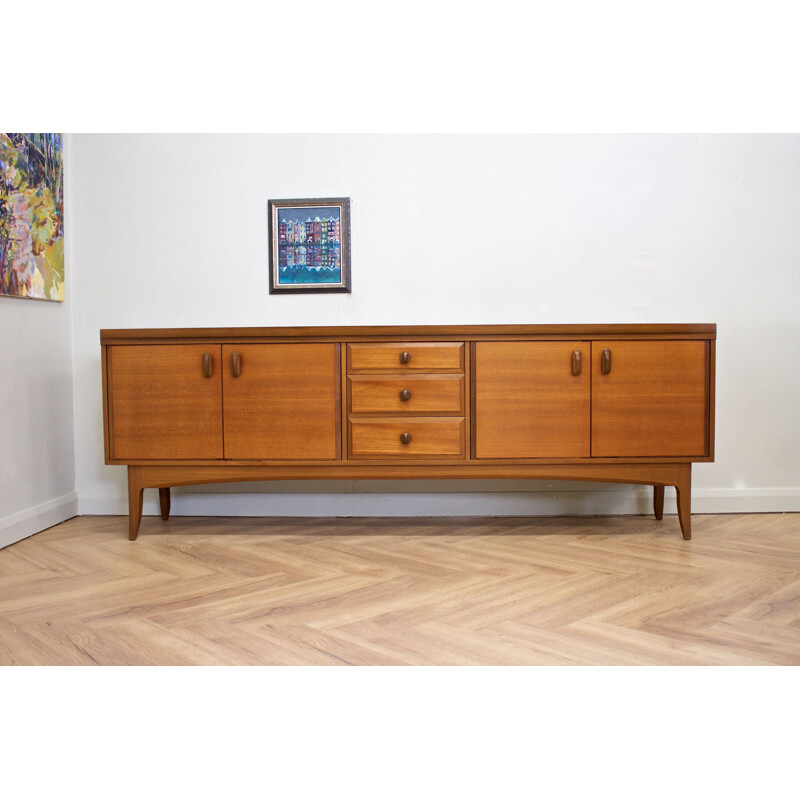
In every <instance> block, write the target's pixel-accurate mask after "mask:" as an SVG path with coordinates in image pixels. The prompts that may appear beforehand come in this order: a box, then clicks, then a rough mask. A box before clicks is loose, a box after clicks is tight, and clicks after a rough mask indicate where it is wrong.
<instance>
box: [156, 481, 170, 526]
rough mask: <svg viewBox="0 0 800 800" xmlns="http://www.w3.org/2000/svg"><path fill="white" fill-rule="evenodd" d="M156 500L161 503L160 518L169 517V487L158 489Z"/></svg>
mask: <svg viewBox="0 0 800 800" xmlns="http://www.w3.org/2000/svg"><path fill="white" fill-rule="evenodd" d="M158 502H159V504H160V505H161V519H169V487H167V488H166V489H159V490H158Z"/></svg>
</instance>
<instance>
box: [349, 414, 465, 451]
mask: <svg viewBox="0 0 800 800" xmlns="http://www.w3.org/2000/svg"><path fill="white" fill-rule="evenodd" d="M350 456H351V457H352V458H380V457H390V458H394V457H397V456H400V457H411V458H463V457H464V417H427V418H426V417H415V418H413V419H409V418H406V419H386V418H383V419H380V420H370V419H354V420H351V421H350Z"/></svg>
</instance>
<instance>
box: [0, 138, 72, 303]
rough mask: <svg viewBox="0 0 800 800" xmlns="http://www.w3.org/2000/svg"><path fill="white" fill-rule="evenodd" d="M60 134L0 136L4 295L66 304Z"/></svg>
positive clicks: (0, 288) (1, 291)
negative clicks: (62, 301) (57, 301)
mask: <svg viewBox="0 0 800 800" xmlns="http://www.w3.org/2000/svg"><path fill="white" fill-rule="evenodd" d="M63 186H64V162H63V157H62V151H61V134H59V133H0V295H8V296H11V297H28V298H34V299H37V300H63V299H64V194H63Z"/></svg>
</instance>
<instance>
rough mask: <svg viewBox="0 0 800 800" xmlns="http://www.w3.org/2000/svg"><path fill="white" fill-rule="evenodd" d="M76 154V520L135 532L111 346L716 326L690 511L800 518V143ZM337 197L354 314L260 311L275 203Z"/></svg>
mask: <svg viewBox="0 0 800 800" xmlns="http://www.w3.org/2000/svg"><path fill="white" fill-rule="evenodd" d="M72 149H73V152H72V168H73V170H74V174H75V180H74V184H73V192H72V199H71V205H70V209H69V210H70V213H71V215H72V217H73V226H72V229H71V233H72V236H73V238H74V241H73V246H72V252H73V258H74V268H73V270H72V272H73V275H72V276H71V280H72V288H71V291H72V292H74V296H75V302H76V306H75V325H74V331H75V362H74V367H75V382H76V388H75V397H76V443H77V445H76V465H77V467H76V468H77V487H78V492H79V509H80V512H81V513H125V511H126V505H125V496H126V494H125V483H124V468H122V467H106V466H104V464H103V443H102V436H103V432H102V417H101V391H100V384H101V378H100V347H99V330H100V328H116V327H119V328H126V327H173V326H175V327H178V326H242V325H248V326H258V325H308V324H317V325H325V324H331V325H340V324H352V325H357V324H401V323H402V324H436V323H442V324H445V323H545V322H550V323H567V322H575V323H580V322H609V323H610V322H716V323H717V324H718V350H717V353H718V357H717V385H716V398H717V401H716V454H717V460H716V463H714V464H700V465H696V466H695V469H694V486H695V492H694V509H695V510H696V511H704V510H705V511H748V510H800V466H799V464H800V458H798V453H800V421H799V419H800V415H798V411H797V398H798V396H800V370H798V369H796V368H795V365H794V363H793V355H794V349H795V348H796V347H797V345H798V342H800V323H798V298H800V269H798V267H800V225H798V220H800V136H796V135H530V136H527V135H514V136H503V135H398V136H389V135H330V136H329V135H130V136H122V135H76V136H74V137H73V148H72ZM342 195H344V196H349V197H350V198H351V200H352V238H353V263H352V268H353V292H352V294H351V295H324V296H313V295H311V296H310V295H301V296H295V297H285V296H271V295H269V294H268V290H267V212H266V205H267V200H268V199H269V198H283V197H330V196H342ZM509 220H513V223H512V225H509ZM520 223H521V224H520ZM442 226H443V227H444V228H445V229H446V230H447V231H448V233H447V234H446V235H442V233H441V228H442ZM498 230H503V231H504V233H503V235H502V236H500V237H498V236H497V233H496V231H498ZM398 489H403V490H405V491H410V492H412V494H411V495H409V494H405V493H400V492H397V491H396V490H398ZM311 490H313V491H321V492H323V493H322V494H309V492H310V491H311ZM476 490H480V491H476ZM231 492H235V493H236V494H231ZM376 493H380V494H376ZM146 494H148V493H146ZM150 494H154V493H150ZM175 494H176V498H175V501H174V502H173V510H174V512H175V513H178V514H180V513H204V514H214V513H219V514H226V513H231V514H236V513H242V514H323V515H324V514H339V515H346V514H362V513H366V514H372V513H388V514H419V513H421V514H437V513H456V514H467V513H490V514H503V513H531V514H536V513H563V512H572V513H608V512H624V511H629V512H633V511H642V512H645V511H647V509H648V506H649V501H648V499H647V494H646V492H644V490H641V489H631V488H626V487H619V486H603V485H586V484H547V483H527V482H519V481H516V482H508V481H506V482H481V483H474V482H452V483H448V482H445V483H435V484H427V483H424V482H416V483H415V482H406V483H403V484H384V483H382V482H375V483H370V482H342V483H340V482H330V483H325V482H321V483H315V484H313V485H311V486H308V485H307V484H294V485H292V484H266V485H265V484H257V485H243V486H238V487H236V486H233V487H231V486H227V487H220V488H219V489H218V490H216V491H215V489H213V488H211V487H201V488H200V489H187V490H183V491H180V492H176V493H175ZM668 503H669V495H668ZM673 507H674V506H673ZM154 511H155V505H154V501H153V499H152V498H150V499H148V500H146V505H145V513H148V512H150V513H154Z"/></svg>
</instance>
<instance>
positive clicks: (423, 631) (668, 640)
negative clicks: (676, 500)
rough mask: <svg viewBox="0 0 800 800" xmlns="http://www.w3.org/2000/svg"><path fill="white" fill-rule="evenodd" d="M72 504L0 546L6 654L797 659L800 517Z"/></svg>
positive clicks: (386, 659) (16, 658)
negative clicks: (450, 514)
mask: <svg viewBox="0 0 800 800" xmlns="http://www.w3.org/2000/svg"><path fill="white" fill-rule="evenodd" d="M693 536H694V538H693V539H692V540H691V541H689V542H687V541H684V540H683V539H682V538H681V534H680V529H679V526H678V521H677V518H676V517H674V516H667V517H665V518H664V520H663V521H662V522H656V521H655V520H653V519H652V518H647V517H613V518H612V517H603V518H575V519H565V518H546V519H545V518H525V519H516V518H514V519H512V518H486V519H484V518H481V519H474V518H473V519H430V518H428V519H416V518H415V519H324V520H321V519H302V520H301V519H291V520H287V519H254V518H235V519H229V518H225V519H220V518H189V517H173V518H172V519H171V520H169V521H168V522H162V521H161V520H160V519H158V518H155V517H146V518H145V519H144V520H143V522H142V530H141V534H140V536H139V540H138V541H136V542H129V541H128V539H127V519H126V518H124V517H76V518H74V519H72V520H69V521H68V522H65V523H63V524H61V525H58V526H56V527H54V528H51V529H49V530H47V531H43V532H42V533H39V534H37V535H35V536H32V537H30V538H29V539H25V540H23V541H21V542H18V543H16V544H14V545H11V546H9V547H7V548H5V549H3V550H0V664H3V665H13V664H26V665H33V664H51V665H66V664H108V665H111V664H133V665H144V664H162V665H173V664H180V665H191V664H215V665H231V664H241V665H245V664H272V665H280V664H293V665H333V664H362V665H364V664H373V665H375V664H386V665H405V664H413V665H417V664H418V665H433V664H440V665H456V664H476V665H503V664H509V665H511V664H514V665H536V664H548V665H566V664H602V665H617V664H634V665H635V664H651V665H661V664H664V665H672V664H686V665H699V664H717V665H720V664H738V665H757V664H758V665H770V664H795V665H796V664H800V514H751V515H708V516H700V515H698V516H695V517H694V518H693Z"/></svg>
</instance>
